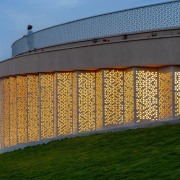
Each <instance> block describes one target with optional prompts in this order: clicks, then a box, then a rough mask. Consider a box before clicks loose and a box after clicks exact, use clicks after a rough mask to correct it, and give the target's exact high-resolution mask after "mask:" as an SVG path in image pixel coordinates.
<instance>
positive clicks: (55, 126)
mask: <svg viewBox="0 0 180 180" xmlns="http://www.w3.org/2000/svg"><path fill="white" fill-rule="evenodd" d="M53 80H54V83H53V86H54V88H53V89H54V92H53V99H54V123H53V129H54V137H57V136H58V131H57V119H58V118H57V73H54V76H53Z"/></svg>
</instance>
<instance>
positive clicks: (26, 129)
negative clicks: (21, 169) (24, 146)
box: [26, 75, 29, 142]
mask: <svg viewBox="0 0 180 180" xmlns="http://www.w3.org/2000/svg"><path fill="white" fill-rule="evenodd" d="M26 139H27V142H29V139H28V76H27V75H26Z"/></svg>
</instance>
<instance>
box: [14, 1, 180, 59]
mask: <svg viewBox="0 0 180 180" xmlns="http://www.w3.org/2000/svg"><path fill="white" fill-rule="evenodd" d="M178 27H180V1H172V2H166V3H161V4H155V5H149V6H144V7H138V8H133V9H127V10H122V11H118V12H113V13H108V14H103V15H98V16H94V17H89V18H85V19H80V20H76V21H72V22H68V23H65V24H60V25H57V26H53V27H50V28H47V29H43V30H41V31H38V32H35V33H33V34H32V35H29V36H26V37H23V38H21V39H19V40H17V41H15V42H14V43H13V45H12V56H16V55H20V54H23V53H26V52H28V51H29V50H32V49H40V48H45V47H49V46H55V45H59V44H65V43H70V42H76V41H84V40H88V39H94V38H100V37H108V36H116V35H121V34H131V33H137V32H145V31H155V30H163V29H172V28H178ZM32 46H33V47H32ZM29 47H31V49H29Z"/></svg>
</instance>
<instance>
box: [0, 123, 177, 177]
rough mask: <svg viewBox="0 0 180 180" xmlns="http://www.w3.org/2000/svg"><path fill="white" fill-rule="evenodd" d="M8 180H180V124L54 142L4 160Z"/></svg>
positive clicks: (0, 158)
mask: <svg viewBox="0 0 180 180" xmlns="http://www.w3.org/2000/svg"><path fill="white" fill-rule="evenodd" d="M5 179H13V180H16V179H19V180H24V179H42V180H46V179H52V180H54V179H73V180H77V179H85V180H87V179H102V180H106V179H128V180H129V179H136V180H139V179H143V180H146V179H150V180H157V179H162V180H165V179H168V180H169V179H170V180H171V179H176V180H178V179H180V124H176V125H165V126H160V127H154V128H147V129H137V130H128V131H123V132H113V133H104V134H98V135H90V136H87V137H77V138H73V139H65V140H61V141H54V142H51V143H49V144H47V145H39V146H35V147H28V148H26V149H25V150H18V151H14V152H11V153H6V154H2V155H0V180H5Z"/></svg>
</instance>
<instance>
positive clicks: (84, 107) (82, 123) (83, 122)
mask: <svg viewBox="0 0 180 180" xmlns="http://www.w3.org/2000/svg"><path fill="white" fill-rule="evenodd" d="M95 85H96V76H95V72H79V74H78V110H79V111H78V120H79V121H78V123H79V132H85V131H92V130H95V128H96V122H95V118H96V116H95V110H96V109H95V96H96V95H95Z"/></svg>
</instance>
